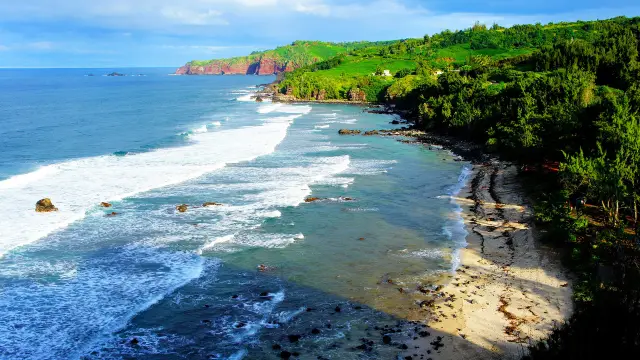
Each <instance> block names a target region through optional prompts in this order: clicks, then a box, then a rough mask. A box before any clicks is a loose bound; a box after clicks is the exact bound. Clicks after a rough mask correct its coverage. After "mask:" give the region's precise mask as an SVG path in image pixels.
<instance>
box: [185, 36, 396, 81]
mask: <svg viewBox="0 0 640 360" xmlns="http://www.w3.org/2000/svg"><path fill="white" fill-rule="evenodd" d="M386 43H390V42H375V43H374V42H366V41H360V42H351V43H330V42H321V41H295V42H293V43H292V44H290V45H286V46H280V47H277V48H275V49H273V50H267V51H260V52H253V53H252V54H251V55H248V56H240V57H234V58H228V59H215V60H205V61H198V60H194V61H191V62H188V63H187V64H186V65H184V66H182V67H180V68H178V70H176V74H177V75H231V74H240V75H273V74H279V73H282V72H289V71H293V70H295V69H297V68H300V67H303V66H306V65H311V64H313V63H316V62H319V61H323V60H326V59H329V58H332V57H334V56H336V55H338V54H342V53H345V52H348V51H351V50H356V49H360V48H363V47H368V46H372V45H379V44H386Z"/></svg>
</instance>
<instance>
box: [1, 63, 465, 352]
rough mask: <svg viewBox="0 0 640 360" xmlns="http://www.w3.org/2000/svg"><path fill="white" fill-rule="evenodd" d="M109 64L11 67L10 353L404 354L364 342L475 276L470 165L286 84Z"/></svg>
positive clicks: (5, 329) (4, 95)
mask: <svg viewBox="0 0 640 360" xmlns="http://www.w3.org/2000/svg"><path fill="white" fill-rule="evenodd" d="M109 72H111V71H109V70H106V69H65V70H0V203H1V204H2V207H1V208H0V358H1V359H121V358H139V359H211V358H225V359H241V358H247V359H261V358H264V359H269V358H277V357H278V356H279V353H280V351H281V350H274V349H273V345H274V344H281V346H282V348H283V349H285V348H286V349H287V350H289V351H292V352H294V351H295V352H299V353H300V355H299V356H301V357H302V358H309V357H312V358H316V357H317V356H328V357H334V358H340V359H348V358H363V357H364V358H379V357H385V356H393V352H394V351H397V350H393V349H384V348H376V350H375V351H373V352H371V353H368V354H362V352H359V351H354V344H356V345H357V343H358V342H357V341H358V338H359V337H360V335H362V334H367V333H369V332H370V327H372V326H374V324H378V323H379V324H383V323H393V322H395V321H397V320H402V319H409V318H415V313H414V312H412V310H410V309H411V308H412V307H415V300H416V299H415V297H414V296H406V295H404V294H402V293H400V292H399V291H398V287H402V288H407V289H412V288H415V287H416V286H419V285H420V284H424V283H425V282H428V281H429V279H431V278H433V277H434V276H437V275H438V274H441V273H446V272H450V271H451V270H452V269H453V268H454V267H455V266H456V264H457V258H456V256H457V249H459V248H460V247H462V246H464V245H465V242H464V237H465V235H466V232H465V230H464V227H463V226H462V224H461V219H460V214H459V212H460V208H459V207H457V206H456V205H455V204H454V203H452V202H451V200H450V198H449V196H450V195H453V194H455V193H456V192H457V191H459V190H460V188H461V186H462V185H464V183H465V182H466V176H467V174H468V165H466V164H465V163H463V162H456V161H453V160H454V157H453V156H452V154H450V153H447V152H445V151H442V150H429V149H428V148H425V147H423V146H420V145H410V144H404V143H401V142H398V141H396V139H394V138H390V137H386V138H384V137H365V136H339V135H338V130H339V129H341V128H348V129H362V130H367V129H381V128H386V129H392V128H396V127H398V125H391V124H390V121H391V120H393V119H394V118H393V117H392V116H387V115H376V114H370V113H367V112H364V111H363V110H364V108H362V107H357V106H344V105H325V104H312V105H310V104H276V103H270V102H267V101H265V102H262V103H257V102H255V101H254V100H253V98H252V94H253V93H254V92H255V91H256V90H257V89H256V85H259V84H261V83H266V82H269V81H272V80H273V79H272V78H271V77H253V76H210V77H204V76H203V77H189V76H169V75H168V74H169V73H170V69H125V70H121V71H119V72H123V73H126V74H129V75H133V74H135V75H138V74H143V75H145V76H125V77H107V76H101V75H104V74H107V73H109ZM89 74H92V75H94V76H88V75H89ZM309 196H313V197H317V198H320V200H318V201H315V202H308V203H307V202H305V199H306V198H307V197H309ZM45 197H48V198H51V200H52V201H53V203H54V204H55V205H56V206H57V207H58V209H59V211H57V212H53V213H36V212H35V210H34V209H35V203H36V201H38V200H39V199H41V198H45ZM103 201H104V202H109V203H111V204H112V207H110V208H103V207H101V206H100V203H101V202H103ZM205 202H216V203H220V204H222V205H221V206H209V207H202V204H203V203H205ZM179 204H187V205H189V206H190V207H189V209H188V210H187V212H184V213H181V212H179V211H177V210H176V205H179ZM112 212H115V213H117V214H116V215H115V216H107V215H109V214H111V213H112ZM261 264H262V265H265V266H266V270H267V271H258V266H259V265H261ZM338 308H339V311H338V310H337V309H338ZM312 329H317V330H318V331H319V333H315V334H312V333H311V330H312ZM291 334H299V335H301V338H300V340H299V341H297V342H295V343H291V342H290V341H289V340H287V339H288V335H291Z"/></svg>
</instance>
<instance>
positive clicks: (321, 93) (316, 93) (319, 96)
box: [311, 89, 327, 101]
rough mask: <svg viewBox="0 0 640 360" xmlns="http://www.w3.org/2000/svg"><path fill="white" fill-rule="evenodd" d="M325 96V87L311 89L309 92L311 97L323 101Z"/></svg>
mask: <svg viewBox="0 0 640 360" xmlns="http://www.w3.org/2000/svg"><path fill="white" fill-rule="evenodd" d="M326 97H327V90H325V89H320V90H313V91H312V92H311V98H312V99H316V100H320V101H323V100H325V98H326Z"/></svg>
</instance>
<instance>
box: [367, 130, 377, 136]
mask: <svg viewBox="0 0 640 360" xmlns="http://www.w3.org/2000/svg"><path fill="white" fill-rule="evenodd" d="M379 134H380V132H379V131H378V130H370V131H365V132H364V136H373V135H379Z"/></svg>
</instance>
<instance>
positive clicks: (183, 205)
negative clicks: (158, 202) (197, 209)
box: [176, 204, 189, 213]
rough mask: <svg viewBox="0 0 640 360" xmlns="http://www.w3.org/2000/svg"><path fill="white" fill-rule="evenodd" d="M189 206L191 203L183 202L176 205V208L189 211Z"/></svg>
mask: <svg viewBox="0 0 640 360" xmlns="http://www.w3.org/2000/svg"><path fill="white" fill-rule="evenodd" d="M188 208H189V205H187V204H182V205H178V206H176V210H178V211H180V212H182V213H183V212H187V209H188Z"/></svg>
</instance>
